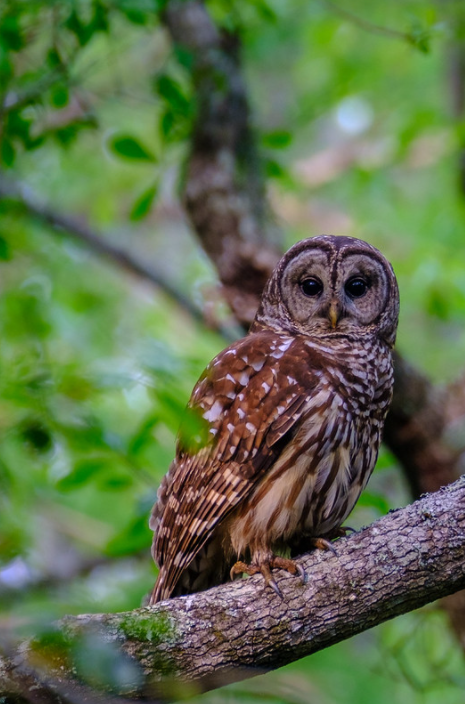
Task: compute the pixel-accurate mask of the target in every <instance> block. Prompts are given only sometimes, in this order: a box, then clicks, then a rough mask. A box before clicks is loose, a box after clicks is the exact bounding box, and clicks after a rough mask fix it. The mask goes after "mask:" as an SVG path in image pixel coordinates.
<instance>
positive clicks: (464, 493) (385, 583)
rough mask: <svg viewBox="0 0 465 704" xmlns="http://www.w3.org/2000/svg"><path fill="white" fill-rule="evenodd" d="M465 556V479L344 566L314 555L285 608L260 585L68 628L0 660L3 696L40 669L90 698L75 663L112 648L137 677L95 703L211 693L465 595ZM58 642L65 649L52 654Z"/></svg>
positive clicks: (399, 518)
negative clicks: (20, 671)
mask: <svg viewBox="0 0 465 704" xmlns="http://www.w3.org/2000/svg"><path fill="white" fill-rule="evenodd" d="M464 555H465V477H463V478H462V479H460V480H459V481H457V482H456V483H455V484H453V485H450V486H449V487H447V488H444V489H442V490H441V491H439V492H437V493H435V494H430V495H428V496H426V497H424V498H423V499H421V500H419V501H417V502H415V503H414V504H411V505H410V506H407V507H406V508H404V509H400V510H397V511H392V512H391V513H390V514H388V515H387V516H385V517H384V518H382V519H380V520H379V521H377V522H376V523H373V524H372V525H371V526H369V527H368V528H365V529H364V530H363V531H361V532H359V533H357V534H355V535H352V536H350V537H349V538H345V539H342V540H341V541H340V542H338V543H337V556H334V555H332V554H330V553H321V552H318V553H315V552H314V553H311V554H309V555H305V556H303V557H302V558H301V563H302V565H303V566H304V568H305V570H306V573H307V575H308V580H307V584H306V585H305V586H303V585H302V584H301V583H300V580H299V579H298V578H296V577H291V576H290V575H287V574H286V575H284V574H283V573H278V577H277V581H278V584H279V586H280V589H281V590H282V593H283V595H284V598H283V599H280V598H279V597H277V596H276V595H275V594H274V593H272V592H271V590H268V589H267V588H265V587H264V585H263V581H262V578H261V577H260V576H257V577H254V578H252V579H246V580H240V581H239V582H236V583H232V584H229V585H222V586H220V587H216V588H214V589H211V590H209V591H207V592H202V593H199V594H194V595H192V596H188V597H180V598H178V599H171V600H169V601H166V602H162V603H160V604H158V605H157V606H155V607H152V608H143V609H138V610H136V611H133V612H127V613H120V614H91V615H83V616H75V617H71V616H70V617H67V618H66V619H65V620H63V621H62V622H60V623H59V624H58V625H57V629H58V630H57V631H56V633H55V636H54V637H55V640H54V641H53V640H51V639H49V640H48V641H43V640H42V641H40V640H36V641H30V642H29V643H23V644H22V645H21V646H20V647H19V648H18V650H17V652H16V653H15V654H14V658H13V659H11V658H10V660H9V661H8V660H7V659H5V658H4V659H3V660H2V658H1V657H0V683H1V684H0V695H2V696H3V695H4V694H5V692H8V691H9V690H8V688H7V686H6V685H5V683H9V677H10V675H11V672H12V671H14V670H15V669H17V668H24V670H25V671H27V670H28V668H31V667H32V668H36V670H38V671H40V672H41V673H42V674H41V677H42V679H45V680H47V681H48V682H49V683H50V682H52V683H55V690H56V691H57V693H59V692H60V691H66V693H67V698H68V697H69V696H70V695H76V694H82V693H83V692H84V691H85V686H86V685H88V684H89V683H90V682H89V678H90V674H89V671H88V670H90V669H91V667H90V660H88V663H89V664H88V669H86V668H82V666H81V670H80V673H81V676H80V677H77V675H76V672H77V671H79V657H78V658H77V661H76V662H75V661H74V660H73V658H72V654H73V652H74V653H79V648H80V644H84V645H85V647H86V648H89V647H90V648H91V652H92V648H94V647H95V643H98V647H99V648H100V650H101V649H102V648H107V651H108V653H107V655H108V658H109V660H108V659H107V661H106V662H107V667H108V662H109V661H111V655H112V653H113V657H114V656H115V653H118V657H119V658H120V663H122V662H124V664H125V669H124V671H125V672H126V673H127V676H126V678H124V677H123V678H121V677H115V680H114V681H112V682H107V683H106V684H105V683H100V690H99V687H98V686H95V682H94V683H93V684H94V687H95V689H96V690H97V691H94V695H93V696H94V700H95V701H101V698H102V696H103V694H104V693H108V692H110V693H111V694H112V695H123V696H125V697H127V698H130V697H132V698H134V699H141V700H145V701H147V700H153V698H154V697H159V696H161V695H163V698H164V699H166V700H173V699H177V698H179V695H180V689H179V682H187V683H191V685H190V687H191V691H192V685H195V686H194V690H193V691H206V690H208V689H212V688H215V687H218V686H221V685H224V684H226V683H228V682H234V681H238V680H241V679H244V678H247V677H251V676H254V675H256V674H260V673H261V672H264V671H267V670H271V669H274V668H277V667H280V666H282V665H285V664H287V663H289V662H292V661H293V660H296V659H298V658H301V657H303V656H304V655H309V654H311V653H313V652H316V651H318V650H321V649H322V648H325V647H328V646H330V645H332V644H334V643H337V642H339V641H341V640H344V639H346V638H349V637H351V636H353V635H355V634H357V633H360V632H361V631H364V630H366V629H368V628H371V627H373V626H375V625H377V624H379V623H382V622H383V621H386V620H388V619H391V618H393V617H395V616H398V615H400V614H402V613H406V612H408V611H411V610H412V609H416V608H418V607H420V606H423V605H424V604H427V603H429V602H431V601H432V600H434V599H437V598H438V597H441V596H445V595H447V594H450V593H452V592H454V591H456V590H458V589H462V588H463V587H464V586H465V560H464ZM57 634H60V635H61V637H62V642H63V643H65V644H66V648H65V647H63V646H62V647H61V648H60V649H59V650H55V651H53V648H50V643H52V644H53V643H54V642H55V643H56V642H59V641H58V635H57ZM13 660H14V665H13ZM76 668H77V669H76ZM110 670H111V668H110ZM86 678H87V682H86ZM175 682H177V686H174V684H175ZM83 688H84V689H83ZM181 692H182V690H181ZM74 700H76V698H75V697H74ZM58 701H61V700H60V697H58Z"/></svg>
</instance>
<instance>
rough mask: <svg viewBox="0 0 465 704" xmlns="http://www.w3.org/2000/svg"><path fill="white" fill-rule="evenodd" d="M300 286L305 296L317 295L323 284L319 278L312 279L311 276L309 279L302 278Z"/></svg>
mask: <svg viewBox="0 0 465 704" xmlns="http://www.w3.org/2000/svg"><path fill="white" fill-rule="evenodd" d="M300 288H301V289H302V293H304V294H305V295H306V296H313V297H314V296H319V295H320V293H321V292H322V291H323V284H322V283H321V281H320V279H314V278H313V277H311V278H309V279H304V280H303V281H301V282H300Z"/></svg>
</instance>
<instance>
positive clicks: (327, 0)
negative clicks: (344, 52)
mask: <svg viewBox="0 0 465 704" xmlns="http://www.w3.org/2000/svg"><path fill="white" fill-rule="evenodd" d="M320 1H321V2H322V3H323V5H326V6H327V7H329V8H330V9H331V10H332V11H333V12H334V13H335V14H336V15H339V17H343V18H344V19H345V20H348V21H349V22H352V24H355V25H357V27H360V29H363V30H365V31H366V32H370V33H371V34H379V35H381V36H384V37H393V38H394V39H402V40H403V41H405V42H409V43H411V42H412V37H411V35H410V34H409V33H408V32H402V31H401V30H399V29H392V28H391V27H383V26H381V25H379V24H374V23H372V22H369V21H368V20H365V19H364V18H363V17H359V16H358V15H355V14H354V13H353V12H350V11H349V10H344V9H343V8H342V7H339V5H336V4H335V3H334V2H332V1H331V0H320Z"/></svg>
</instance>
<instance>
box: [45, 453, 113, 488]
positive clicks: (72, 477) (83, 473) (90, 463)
mask: <svg viewBox="0 0 465 704" xmlns="http://www.w3.org/2000/svg"><path fill="white" fill-rule="evenodd" d="M105 469H107V463H106V462H105V461H101V460H83V461H82V462H78V463H77V464H76V465H75V467H74V469H73V470H72V471H71V472H70V473H69V474H67V475H66V476H65V477H63V478H62V479H60V480H59V481H58V483H57V487H58V489H60V490H61V491H70V490H72V489H78V488H80V487H82V486H84V485H85V484H88V483H89V481H90V480H91V479H93V478H94V477H95V476H96V475H98V474H99V473H100V472H102V470H105Z"/></svg>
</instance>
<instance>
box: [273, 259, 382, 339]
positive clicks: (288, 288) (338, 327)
mask: <svg viewBox="0 0 465 704" xmlns="http://www.w3.org/2000/svg"><path fill="white" fill-rule="evenodd" d="M281 292H282V296H283V300H284V303H285V305H286V307H287V309H288V312H289V315H290V317H291V319H292V320H293V321H294V322H295V323H296V324H297V326H298V328H299V330H300V331H301V332H306V333H309V334H313V333H318V334H322V333H331V331H336V332H339V333H340V332H343V333H344V332H347V333H349V332H355V331H358V332H362V331H363V330H366V329H367V328H369V327H371V326H373V325H375V324H376V322H377V321H378V319H379V316H380V314H381V312H382V311H383V310H384V309H385V307H386V304H387V298H388V294H389V282H388V279H387V276H386V270H385V264H384V262H383V261H382V259H380V257H378V255H377V253H375V254H372V253H371V252H367V253H365V252H360V251H359V252H356V253H355V252H354V253H351V252H350V251H346V252H345V253H344V252H341V253H339V256H336V257H335V256H334V252H329V251H328V252H326V251H325V250H323V249H321V248H320V249H309V250H308V251H307V252H305V253H304V252H301V253H300V255H299V256H298V257H296V259H295V260H291V261H290V262H289V264H288V266H287V267H286V268H285V270H284V272H283V278H282V284H281Z"/></svg>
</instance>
